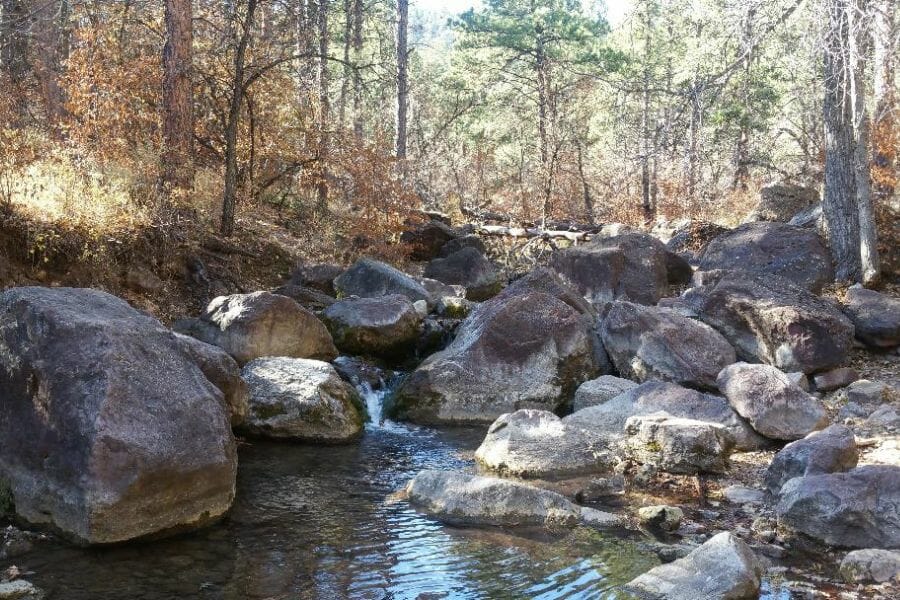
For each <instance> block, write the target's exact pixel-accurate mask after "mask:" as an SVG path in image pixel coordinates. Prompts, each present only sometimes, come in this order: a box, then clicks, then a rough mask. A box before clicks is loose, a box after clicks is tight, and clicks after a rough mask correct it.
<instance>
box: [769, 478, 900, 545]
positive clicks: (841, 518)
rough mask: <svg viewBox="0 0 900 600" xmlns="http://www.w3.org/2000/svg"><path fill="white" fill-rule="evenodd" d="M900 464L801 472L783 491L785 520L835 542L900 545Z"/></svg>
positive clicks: (780, 502) (780, 508) (780, 507)
mask: <svg viewBox="0 0 900 600" xmlns="http://www.w3.org/2000/svg"><path fill="white" fill-rule="evenodd" d="M898 506H900V466H886V465H877V466H865V467H857V468H855V469H851V470H850V471H847V472H846V473H832V474H826V475H809V476H806V477H795V478H794V479H791V480H790V481H788V482H787V483H785V484H784V485H783V486H782V488H781V492H780V494H779V500H778V506H777V507H776V511H777V513H778V523H779V525H781V526H783V527H786V528H788V529H791V530H794V531H797V532H800V533H803V534H805V535H807V536H809V537H812V538H814V539H816V540H819V541H821V542H824V543H826V544H828V545H830V546H838V547H842V548H891V549H896V548H900V511H898V510H897V507H898Z"/></svg>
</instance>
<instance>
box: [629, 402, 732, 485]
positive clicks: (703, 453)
mask: <svg viewBox="0 0 900 600" xmlns="http://www.w3.org/2000/svg"><path fill="white" fill-rule="evenodd" d="M625 435H626V436H628V438H627V440H625V443H624V448H625V449H626V452H627V454H628V455H629V456H630V457H631V458H632V459H633V460H635V461H637V462H639V463H642V464H647V465H653V466H654V467H656V468H657V469H659V470H660V471H665V472H667V473H683V474H688V475H694V474H697V473H724V472H725V471H726V470H727V469H728V457H729V456H730V455H731V451H732V449H733V448H734V438H733V437H732V436H731V434H730V433H729V432H728V430H727V429H726V428H725V427H723V426H722V425H719V424H718V423H709V422H706V421H697V420H695V419H684V418H677V417H672V416H671V415H669V414H667V413H664V412H658V413H653V414H651V415H641V416H634V417H629V418H628V420H627V421H625Z"/></svg>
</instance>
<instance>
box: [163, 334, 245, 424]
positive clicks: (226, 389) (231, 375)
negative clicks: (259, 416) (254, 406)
mask: <svg viewBox="0 0 900 600" xmlns="http://www.w3.org/2000/svg"><path fill="white" fill-rule="evenodd" d="M175 339H176V340H177V341H178V343H179V344H180V345H181V347H182V349H184V351H185V352H187V353H188V354H189V355H190V357H191V358H192V359H193V360H194V362H195V363H196V364H197V366H198V367H200V370H201V371H203V374H204V375H205V376H206V378H207V379H209V380H210V382H212V384H213V385H214V386H216V387H217V388H219V390H220V391H221V392H222V395H223V396H224V397H225V406H226V407H227V408H228V415H229V417H230V420H231V426H232V427H237V426H239V425H241V424H242V423H243V422H244V420H245V419H246V418H247V412H248V410H249V401H250V391H249V389H248V388H247V382H246V381H244V380H243V378H242V377H241V368H240V367H239V366H238V364H237V361H235V360H234V359H233V358H231V356H230V355H229V354H228V353H227V352H225V351H224V350H222V349H221V348H219V347H218V346H213V345H212V344H207V343H206V342H201V341H200V340H198V339H197V338H193V337H191V336H189V335H182V334H180V333H176V334H175Z"/></svg>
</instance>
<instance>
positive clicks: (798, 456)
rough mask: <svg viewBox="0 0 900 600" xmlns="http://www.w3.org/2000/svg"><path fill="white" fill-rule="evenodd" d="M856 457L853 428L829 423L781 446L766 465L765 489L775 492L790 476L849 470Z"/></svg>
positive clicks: (854, 463) (857, 454)
mask: <svg viewBox="0 0 900 600" xmlns="http://www.w3.org/2000/svg"><path fill="white" fill-rule="evenodd" d="M857 460H859V452H858V451H857V448H856V438H854V436H853V432H852V431H850V430H849V429H847V428H846V427H844V426H843V425H832V426H830V427H827V428H825V429H823V430H821V431H814V432H812V433H811V434H809V435H808V436H806V437H805V438H803V439H802V440H797V441H796V442H791V443H790V444H788V445H787V446H785V447H784V448H782V449H781V451H780V452H778V454H776V455H775V457H774V458H773V459H772V463H771V464H770V465H769V467H768V469H766V475H765V484H766V489H767V490H769V492H771V493H772V494H778V492H779V491H781V486H783V485H784V484H785V483H787V482H788V481H789V480H791V479H793V478H794V477H804V476H807V475H821V474H823V473H838V472H842V471H849V470H850V469H852V468H853V467H855V466H856V462H857Z"/></svg>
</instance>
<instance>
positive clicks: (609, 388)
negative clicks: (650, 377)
mask: <svg viewBox="0 0 900 600" xmlns="http://www.w3.org/2000/svg"><path fill="white" fill-rule="evenodd" d="M637 386H638V384H637V383H635V382H634V381H631V380H630V379H623V378H621V377H616V376H614V375H601V376H600V377H598V378H597V379H591V380H590V381H585V382H584V383H582V384H581V385H580V386H578V389H577V390H575V398H574V399H573V400H572V410H573V411H576V412H577V411H579V410H581V409H582V408H587V407H588V406H596V405H598V404H603V403H604V402H606V401H607V400H612V399H613V398H615V397H616V396H618V395H619V394H624V393H625V392H627V391H628V390H633V389H634V388H636V387H637Z"/></svg>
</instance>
